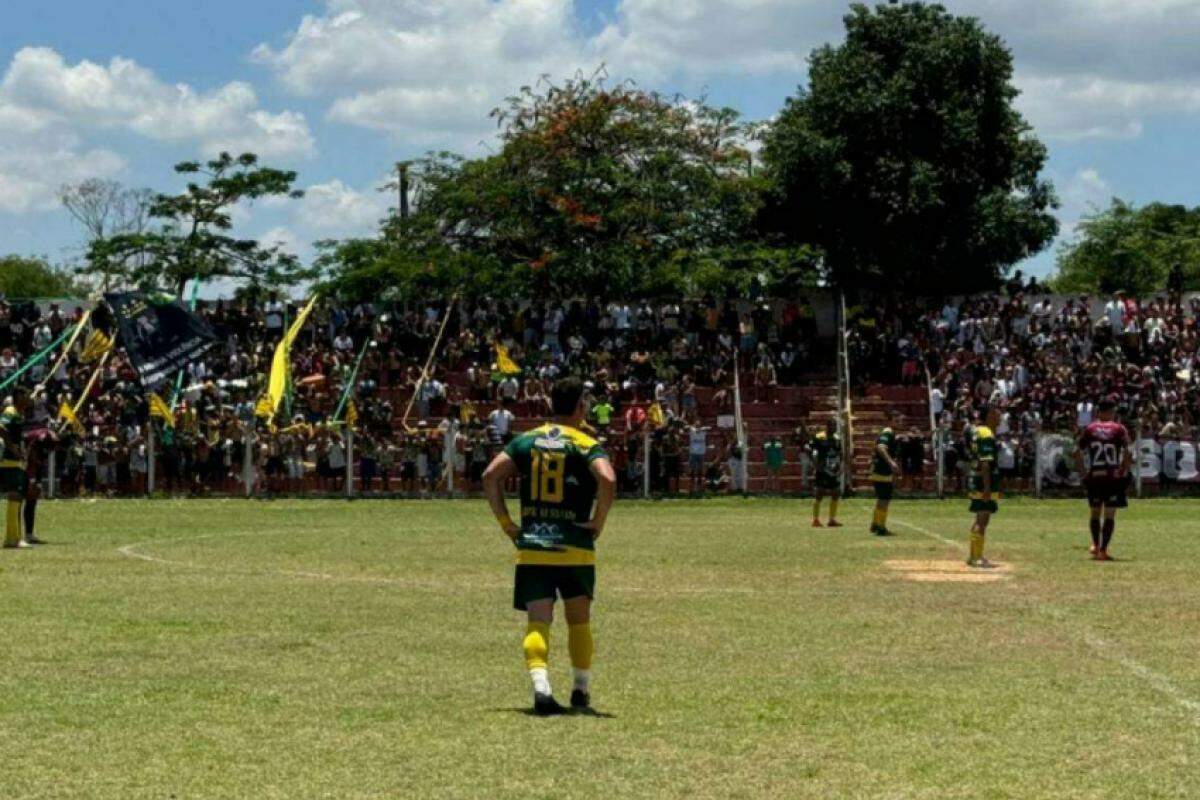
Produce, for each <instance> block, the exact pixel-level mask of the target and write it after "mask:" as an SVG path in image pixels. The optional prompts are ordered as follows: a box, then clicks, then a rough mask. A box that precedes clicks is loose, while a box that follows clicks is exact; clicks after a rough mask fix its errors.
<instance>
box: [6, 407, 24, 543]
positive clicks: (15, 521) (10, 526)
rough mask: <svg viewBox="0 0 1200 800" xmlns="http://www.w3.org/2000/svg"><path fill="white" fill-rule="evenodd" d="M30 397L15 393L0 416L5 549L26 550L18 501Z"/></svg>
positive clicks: (20, 496)
mask: <svg viewBox="0 0 1200 800" xmlns="http://www.w3.org/2000/svg"><path fill="white" fill-rule="evenodd" d="M28 401H29V395H28V393H27V392H26V391H25V390H24V389H21V388H18V389H14V390H13V395H12V403H11V405H8V406H5V408H4V411H3V412H0V493H3V494H4V495H5V499H6V501H7V502H6V504H5V514H4V546H5V547H7V548H16V547H28V546H29V543H28V542H26V541H25V539H24V538H22V536H21V501H22V500H24V499H25V441H24V437H25V419H24V415H25V407H26V405H27V404H28Z"/></svg>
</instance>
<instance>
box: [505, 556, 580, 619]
mask: <svg viewBox="0 0 1200 800" xmlns="http://www.w3.org/2000/svg"><path fill="white" fill-rule="evenodd" d="M595 594H596V567H595V566H593V565H590V564H589V565H587V566H561V567H559V566H553V567H547V566H542V565H538V564H518V565H517V572H516V575H515V576H514V579H513V608H515V609H517V610H518V611H525V610H526V607H527V605H528V604H529V603H532V602H533V601H535V600H547V599H548V600H554V599H556V598H558V597H561V598H562V599H563V600H570V599H571V598H573V597H589V598H590V597H595Z"/></svg>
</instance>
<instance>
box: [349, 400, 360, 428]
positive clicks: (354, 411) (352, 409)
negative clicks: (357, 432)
mask: <svg viewBox="0 0 1200 800" xmlns="http://www.w3.org/2000/svg"><path fill="white" fill-rule="evenodd" d="M356 422H358V406H356V405H355V404H354V398H350V400H349V401H348V402H347V403H346V427H347V428H348V429H350V430H354V424H355V423H356Z"/></svg>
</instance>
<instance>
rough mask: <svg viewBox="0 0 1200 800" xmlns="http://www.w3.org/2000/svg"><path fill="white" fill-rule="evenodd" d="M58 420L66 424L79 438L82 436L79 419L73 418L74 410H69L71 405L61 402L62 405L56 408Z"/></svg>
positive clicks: (81, 425)
mask: <svg viewBox="0 0 1200 800" xmlns="http://www.w3.org/2000/svg"><path fill="white" fill-rule="evenodd" d="M58 418H59V419H61V420H63V421H64V422H66V423H67V424H68V425H70V426H71V428H72V429H73V430H74V431H75V432H76V433H78V434H79V435H80V436H82V435H83V432H84V430H83V423H82V422H80V421H79V417H77V416H75V409H73V408H71V404H70V403H68V402H67V401H66V400H63V402H62V405H61V406H59V407H58Z"/></svg>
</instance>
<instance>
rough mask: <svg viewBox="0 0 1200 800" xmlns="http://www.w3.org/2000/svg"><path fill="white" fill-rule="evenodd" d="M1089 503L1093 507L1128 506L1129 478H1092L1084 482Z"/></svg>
mask: <svg viewBox="0 0 1200 800" xmlns="http://www.w3.org/2000/svg"><path fill="white" fill-rule="evenodd" d="M1084 485H1085V488H1086V489H1087V501H1088V505H1089V506H1091V507H1092V508H1099V507H1100V506H1105V507H1107V508H1128V507H1129V497H1128V495H1127V492H1128V490H1129V479H1128V478H1092V479H1090V480H1088V481H1085V482H1084Z"/></svg>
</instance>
